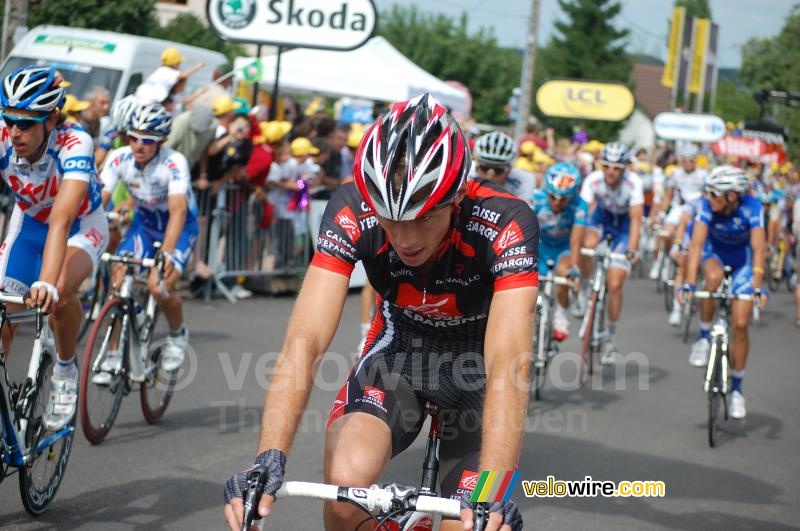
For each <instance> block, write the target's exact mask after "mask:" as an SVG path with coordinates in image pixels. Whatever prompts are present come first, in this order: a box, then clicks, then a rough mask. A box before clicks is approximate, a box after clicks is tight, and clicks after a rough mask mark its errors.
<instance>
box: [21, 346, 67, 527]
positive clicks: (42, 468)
mask: <svg viewBox="0 0 800 531" xmlns="http://www.w3.org/2000/svg"><path fill="white" fill-rule="evenodd" d="M52 365H53V358H52V357H51V355H50V353H48V352H44V353H42V360H41V363H40V365H39V373H38V374H37V375H36V391H35V392H34V394H33V396H32V397H31V408H30V410H29V411H28V412H27V413H28V414H26V415H25V416H26V417H27V418H28V420H29V422H28V429H27V431H26V432H25V444H26V445H27V446H28V447H29V448H30V447H31V446H33V445H36V444H39V443H40V442H41V441H43V440H45V439H46V438H48V437H52V436H54V435H55V433H53V432H48V431H46V430H45V428H44V426H43V425H42V415H43V414H44V409H45V407H46V406H47V402H48V399H49V395H50V392H49V391H50V374H51V367H52ZM74 434H75V422H74V421H73V422H72V423H71V424H70V426H69V431H68V432H67V433H66V434H64V435H63V436H61V437H59V438H57V439H55V440H54V441H52V442H51V443H50V444H49V445H48V446H47V447H45V448H43V449H42V451H41V452H40V453H37V452H35V451H34V453H33V459H32V461H31V463H30V464H29V465H28V466H25V467H22V468H21V469H20V471H19V491H20V495H21V496H22V505H24V506H25V510H26V511H28V513H30V514H32V515H34V516H37V515H40V514H42V513H43V512H44V510H45V508H46V507H47V505H48V504H49V503H50V502H51V501H53V498H55V496H56V492H57V491H58V487H59V486H60V485H61V481H62V480H63V479H64V472H65V471H66V469H67V462H68V461H69V454H70V452H71V451H72V438H73V436H74Z"/></svg>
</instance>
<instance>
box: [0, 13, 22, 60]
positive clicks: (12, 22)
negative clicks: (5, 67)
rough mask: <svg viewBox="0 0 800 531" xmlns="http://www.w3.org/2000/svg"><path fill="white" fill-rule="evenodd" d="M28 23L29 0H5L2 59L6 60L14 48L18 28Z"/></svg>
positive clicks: (0, 45) (1, 44) (1, 46)
mask: <svg viewBox="0 0 800 531" xmlns="http://www.w3.org/2000/svg"><path fill="white" fill-rule="evenodd" d="M27 23H28V0H5V10H4V13H3V35H2V38H0V40H2V42H0V61H5V59H6V57H8V54H9V53H11V49H12V48H14V35H15V34H16V33H17V29H19V28H22V27H24V26H26V25H27Z"/></svg>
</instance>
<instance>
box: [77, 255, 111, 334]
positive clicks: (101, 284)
mask: <svg viewBox="0 0 800 531" xmlns="http://www.w3.org/2000/svg"><path fill="white" fill-rule="evenodd" d="M105 298H106V278H105V268H104V267H103V263H100V264H99V265H98V266H97V272H96V273H95V275H94V287H93V288H92V289H90V290H87V291H86V292H84V293H83V294H82V295H81V298H80V303H81V309H82V310H83V322H82V323H81V328H80V330H79V331H78V343H80V342H81V341H83V338H84V337H85V336H86V333H87V332H88V331H89V330H91V328H92V323H94V321H95V319H96V318H97V317H98V316H99V315H100V310H101V309H102V308H103V303H104V302H105Z"/></svg>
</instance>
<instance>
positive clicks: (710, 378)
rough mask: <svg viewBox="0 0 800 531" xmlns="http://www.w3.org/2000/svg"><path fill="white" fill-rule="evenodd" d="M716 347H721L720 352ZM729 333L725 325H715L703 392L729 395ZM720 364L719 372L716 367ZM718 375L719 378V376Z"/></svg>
mask: <svg viewBox="0 0 800 531" xmlns="http://www.w3.org/2000/svg"><path fill="white" fill-rule="evenodd" d="M715 345H719V346H720V349H719V350H718V349H717V348H716V347H715ZM728 348H729V345H728V333H727V331H726V330H725V327H724V325H722V324H721V323H716V324H714V328H713V329H712V331H711V354H712V355H711V356H710V357H709V359H708V367H707V368H706V379H705V382H704V383H703V390H704V391H705V392H706V393H708V392H719V393H721V394H723V395H724V394H727V393H728V375H729V371H730V367H729V366H728V363H727V360H728ZM718 363H719V372H717V370H716V367H717V364H718ZM717 375H718V376H717Z"/></svg>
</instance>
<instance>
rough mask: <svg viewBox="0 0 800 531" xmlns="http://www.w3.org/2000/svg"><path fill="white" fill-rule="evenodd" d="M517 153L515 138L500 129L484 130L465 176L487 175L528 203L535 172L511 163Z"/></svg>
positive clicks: (484, 176)
mask: <svg viewBox="0 0 800 531" xmlns="http://www.w3.org/2000/svg"><path fill="white" fill-rule="evenodd" d="M516 156H517V145H516V144H515V143H514V139H512V138H511V137H510V136H508V135H507V134H505V133H501V132H500V131H492V132H491V133H487V134H485V135H483V136H482V137H480V138H478V140H477V141H476V142H475V162H474V163H473V165H472V168H471V169H470V173H469V176H468V178H469V179H475V178H480V179H488V180H489V181H491V182H493V183H494V184H496V185H498V186H502V187H503V188H505V189H506V190H507V191H508V192H509V193H511V194H513V195H514V196H516V197H518V198H520V199H522V200H523V201H527V202H528V204H530V202H531V198H532V197H533V191H534V190H535V189H536V176H535V175H534V174H532V173H529V172H527V171H523V170H520V169H519V168H514V167H513V166H512V163H513V162H514V159H515V158H516Z"/></svg>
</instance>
